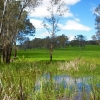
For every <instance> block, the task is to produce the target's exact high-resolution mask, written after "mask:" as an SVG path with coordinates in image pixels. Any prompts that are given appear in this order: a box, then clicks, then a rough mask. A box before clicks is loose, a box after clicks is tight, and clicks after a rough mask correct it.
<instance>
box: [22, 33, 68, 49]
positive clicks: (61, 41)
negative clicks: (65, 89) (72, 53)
mask: <svg viewBox="0 0 100 100" xmlns="http://www.w3.org/2000/svg"><path fill="white" fill-rule="evenodd" d="M68 40H69V38H68V37H67V36H65V35H64V34H62V35H61V36H56V37H55V38H53V40H51V38H50V37H49V36H48V37H46V38H43V39H42V38H35V39H33V40H31V41H30V40H29V39H28V40H26V41H25V42H24V43H23V44H21V45H20V48H24V49H32V48H48V49H49V48H50V43H51V42H52V44H53V48H58V47H61V48H65V47H66V46H68Z"/></svg>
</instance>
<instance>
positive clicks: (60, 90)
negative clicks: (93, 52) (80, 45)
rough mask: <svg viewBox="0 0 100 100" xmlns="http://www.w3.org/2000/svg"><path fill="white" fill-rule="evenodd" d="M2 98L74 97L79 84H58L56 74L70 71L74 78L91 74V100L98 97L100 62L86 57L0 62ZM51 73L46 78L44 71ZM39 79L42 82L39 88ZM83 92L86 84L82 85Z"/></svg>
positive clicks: (41, 99) (56, 99)
mask: <svg viewBox="0 0 100 100" xmlns="http://www.w3.org/2000/svg"><path fill="white" fill-rule="evenodd" d="M0 69H1V70H0V98H1V100H59V99H62V98H68V99H72V100H73V98H74V97H75V96H77V94H78V92H77V86H76V85H73V88H72V89H71V90H70V86H67V87H68V88H66V89H65V88H64V87H63V84H61V85H57V83H56V82H55V81H54V79H53V77H54V76H56V75H69V76H70V77H72V78H84V77H88V76H91V77H93V78H92V79H91V80H89V81H88V82H89V84H91V85H92V91H91V93H90V94H89V95H90V97H91V98H92V100H99V99H98V98H100V96H99V90H100V87H99V86H98V84H99V83H100V77H99V76H100V72H99V71H100V67H99V65H98V63H95V64H94V63H90V62H87V61H85V60H84V59H83V58H77V59H74V60H70V61H53V62H49V61H35V62H33V61H30V62H29V61H23V62H22V61H18V62H13V63H11V64H3V63H2V64H1V65H0ZM48 73H49V75H50V78H49V79H45V78H44V77H43V76H44V74H48ZM36 82H37V85H38V86H39V88H38V89H36ZM83 90H84V94H83V92H82V95H83V96H84V98H85V96H86V93H85V87H83Z"/></svg>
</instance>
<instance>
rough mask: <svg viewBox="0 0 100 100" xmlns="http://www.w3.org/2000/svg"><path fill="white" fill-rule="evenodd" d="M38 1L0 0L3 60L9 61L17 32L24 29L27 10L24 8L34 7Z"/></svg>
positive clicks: (0, 33) (0, 31)
mask: <svg viewBox="0 0 100 100" xmlns="http://www.w3.org/2000/svg"><path fill="white" fill-rule="evenodd" d="M39 1H40V0H22V1H21V0H1V2H2V3H1V2H0V14H1V15H0V18H1V20H0V42H1V43H0V44H1V45H2V49H3V52H2V53H3V61H4V62H6V63H9V62H10V58H11V52H12V46H13V44H14V45H16V39H17V38H18V34H19V32H21V31H22V30H25V29H26V24H25V20H26V17H27V13H28V12H26V11H25V8H26V7H27V8H29V7H31V8H34V7H36V6H37V4H38V2H39ZM27 24H28V23H27ZM29 26H31V25H29ZM28 29H29V28H28ZM24 33H25V32H24Z"/></svg>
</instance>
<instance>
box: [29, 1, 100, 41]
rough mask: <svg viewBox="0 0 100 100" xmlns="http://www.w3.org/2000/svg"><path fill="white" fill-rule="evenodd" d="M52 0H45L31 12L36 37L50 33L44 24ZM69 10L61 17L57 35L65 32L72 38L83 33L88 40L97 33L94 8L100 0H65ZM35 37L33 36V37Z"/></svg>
mask: <svg viewBox="0 0 100 100" xmlns="http://www.w3.org/2000/svg"><path fill="white" fill-rule="evenodd" d="M49 1H50V0H43V3H42V5H40V6H38V7H36V8H35V11H31V12H30V13H29V18H30V22H31V23H32V24H33V25H34V26H35V27H36V33H35V37H34V38H45V37H46V36H49V35H50V34H49V33H48V31H47V30H46V29H45V28H44V27H43V26H42V21H43V19H44V17H47V16H48V11H47V6H49ZM63 1H64V2H65V3H66V6H67V7H68V8H69V10H68V11H67V12H66V13H65V15H64V16H63V17H61V19H60V24H59V27H60V31H59V32H57V33H56V35H57V36H59V35H62V34H65V35H66V36H68V37H69V40H72V39H73V38H74V37H75V36H77V35H83V36H85V37H86V39H87V40H91V37H92V36H93V35H95V33H96V29H95V15H94V9H95V8H96V7H97V6H98V5H99V4H100V1H99V0H63ZM31 39H33V37H31Z"/></svg>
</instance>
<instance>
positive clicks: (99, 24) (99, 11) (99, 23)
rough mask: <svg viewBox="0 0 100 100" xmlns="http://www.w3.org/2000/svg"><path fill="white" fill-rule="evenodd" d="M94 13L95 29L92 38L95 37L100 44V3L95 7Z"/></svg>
mask: <svg viewBox="0 0 100 100" xmlns="http://www.w3.org/2000/svg"><path fill="white" fill-rule="evenodd" d="M94 14H95V16H96V18H95V26H96V27H95V28H96V30H97V32H96V35H93V36H92V39H95V40H96V41H97V42H98V43H99V45H100V5H99V6H98V7H96V8H95V10H94Z"/></svg>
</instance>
